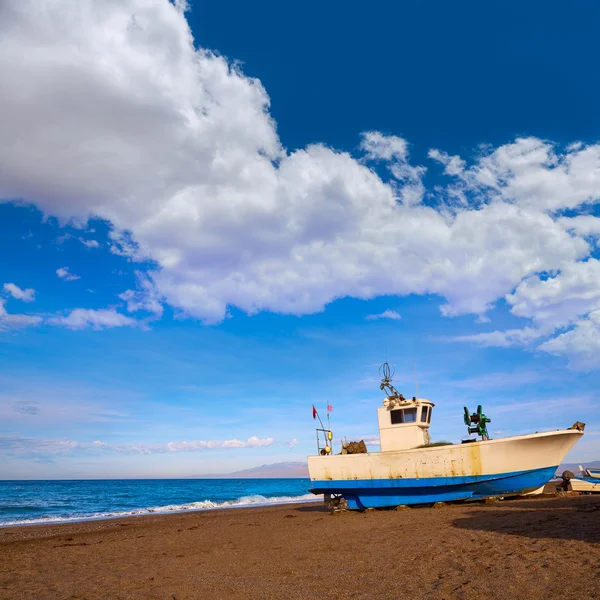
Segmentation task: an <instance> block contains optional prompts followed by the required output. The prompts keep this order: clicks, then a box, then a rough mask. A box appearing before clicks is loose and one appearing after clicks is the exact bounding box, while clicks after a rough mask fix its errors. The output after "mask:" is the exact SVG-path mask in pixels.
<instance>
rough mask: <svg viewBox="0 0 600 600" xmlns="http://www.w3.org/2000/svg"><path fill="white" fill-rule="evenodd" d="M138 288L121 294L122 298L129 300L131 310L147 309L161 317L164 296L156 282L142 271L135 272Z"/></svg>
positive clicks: (128, 308)
mask: <svg viewBox="0 0 600 600" xmlns="http://www.w3.org/2000/svg"><path fill="white" fill-rule="evenodd" d="M135 275H136V279H137V284H138V285H137V289H135V290H127V291H125V292H123V293H122V294H119V298H121V300H125V302H127V310H128V311H129V312H137V311H140V310H141V311H146V312H150V313H152V314H153V315H155V316H157V317H160V316H161V315H162V313H163V305H162V302H163V298H162V296H161V294H160V292H159V291H158V290H157V289H156V285H155V284H154V282H153V281H152V280H151V279H150V278H149V277H148V276H147V275H145V274H144V273H142V272H141V271H136V273H135Z"/></svg>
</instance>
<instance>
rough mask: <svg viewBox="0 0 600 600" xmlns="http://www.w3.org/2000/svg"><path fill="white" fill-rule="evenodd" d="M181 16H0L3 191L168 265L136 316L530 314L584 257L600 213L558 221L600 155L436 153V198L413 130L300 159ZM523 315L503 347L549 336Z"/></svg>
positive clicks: (593, 185) (596, 188)
mask: <svg viewBox="0 0 600 600" xmlns="http://www.w3.org/2000/svg"><path fill="white" fill-rule="evenodd" d="M182 10H183V3H181V2H179V3H177V6H175V5H173V4H172V3H170V2H168V0H122V1H121V2H100V1H97V0H81V1H80V2H79V3H78V9H77V10H72V6H71V2H70V1H69V0H47V2H45V3H44V8H43V9H41V8H40V5H39V2H37V1H36V0H21V1H20V2H13V3H5V4H4V5H3V6H2V9H1V11H2V18H1V19H0V39H1V40H2V43H1V45H0V70H1V72H2V73H3V81H4V82H6V85H5V86H4V89H3V93H2V95H1V96H0V112H1V114H2V115H3V129H2V134H3V141H4V144H3V145H2V146H1V147H0V163H2V165H3V178H2V181H1V182H0V197H3V198H23V199H25V200H29V201H31V202H32V203H35V204H36V205H37V206H38V207H39V208H40V209H41V210H43V211H44V212H45V213H46V214H50V215H54V216H56V217H58V218H59V219H60V220H62V221H63V222H64V221H67V220H70V219H74V220H75V221H76V222H78V223H85V221H86V220H87V219H88V218H90V217H92V216H93V217H99V218H102V219H105V220H107V221H109V222H110V224H111V227H112V231H111V241H112V247H111V251H113V252H115V253H119V254H123V255H125V256H126V257H127V258H128V259H130V260H134V261H135V260H142V259H144V260H145V259H149V260H150V261H152V264H154V265H155V267H154V268H152V269H151V270H150V271H149V272H148V275H147V277H146V278H145V279H144V278H140V279H139V280H138V288H137V289H136V290H128V291H127V292H124V294H123V295H122V299H124V300H125V301H126V302H127V303H128V308H129V310H131V311H136V310H147V311H150V312H154V313H155V314H160V309H159V307H160V306H162V304H163V303H166V304H169V305H171V306H172V307H174V308H175V309H176V310H178V311H180V312H181V314H183V315H189V316H192V317H196V318H199V319H202V320H203V321H205V322H219V321H221V320H222V319H223V318H225V316H226V315H227V311H228V306H236V307H238V308H239V309H241V310H243V311H246V312H247V313H249V314H253V313H256V312H259V311H263V310H268V311H274V312H278V313H288V314H306V313H311V312H315V311H320V310H322V309H323V307H324V306H325V305H326V304H327V303H329V302H332V301H333V300H335V299H337V298H341V297H344V296H352V297H357V298H363V299H369V298H373V297H376V296H381V295H396V294H397V295H405V294H437V295H439V296H442V297H444V298H445V300H446V304H445V305H444V306H443V314H445V315H447V316H454V315H460V314H467V313H474V314H477V315H480V316H481V315H483V314H484V313H485V312H486V311H488V310H489V309H490V308H491V307H493V305H494V303H495V302H496V301H497V300H498V299H500V298H503V297H505V296H507V295H509V296H510V295H511V294H512V293H513V292H514V298H515V303H514V310H515V311H519V310H521V308H518V307H520V306H521V305H522V304H523V302H525V300H523V298H524V291H523V290H524V289H525V288H521V289H520V286H521V285H524V284H522V283H521V282H523V281H524V280H525V282H527V281H528V278H531V277H535V276H536V275H538V274H540V273H544V272H549V273H557V272H560V273H566V272H569V268H570V266H573V265H574V263H576V262H577V261H581V260H584V259H586V258H587V257H589V255H590V251H591V249H590V244H589V240H590V239H593V236H594V235H595V233H596V232H597V231H598V230H599V229H600V227H598V219H597V218H596V217H590V216H588V217H586V220H585V221H583V220H577V219H578V218H579V217H581V215H577V216H576V218H575V219H570V220H569V221H567V220H565V218H561V217H559V215H558V212H559V211H560V210H562V209H572V210H578V209H581V208H585V207H586V205H588V204H589V203H592V202H595V201H597V200H598V198H599V197H600V145H598V144H596V145H594V144H592V145H585V144H575V145H571V146H568V147H567V148H566V149H564V150H561V149H560V148H559V147H558V146H555V145H553V144H551V143H549V142H546V141H543V140H539V139H537V138H525V139H517V140H516V141H515V142H514V143H511V144H505V145H503V146H500V147H498V148H492V149H489V150H487V151H485V152H482V153H480V155H479V156H477V157H475V159H474V160H473V161H471V164H470V165H469V164H467V161H465V160H464V159H463V158H461V157H458V156H449V155H448V154H446V153H445V152H443V151H442V150H432V151H431V152H430V154H429V156H430V158H431V159H432V160H435V161H437V162H440V163H441V164H443V165H444V167H445V172H446V174H447V175H449V176H450V177H451V178H452V179H450V180H449V184H448V185H447V186H446V187H443V186H442V187H441V188H440V189H437V188H436V190H434V192H433V193H429V195H430V196H431V198H430V199H431V201H430V202H427V203H424V202H423V199H424V198H426V197H428V192H427V190H426V189H425V187H424V184H423V175H424V173H425V167H424V166H423V165H412V164H411V163H410V162H409V155H408V145H407V142H406V140H404V139H402V138H400V137H397V136H386V135H383V134H381V133H379V132H367V133H365V134H364V135H363V137H362V141H361V144H360V149H361V152H362V156H361V157H359V158H358V159H356V158H354V157H352V156H351V155H350V154H348V153H344V152H336V151H335V150H332V149H330V148H327V147H325V146H323V145H319V144H315V145H311V146H308V147H307V148H304V149H300V150H297V151H294V152H288V151H287V150H286V149H285V148H283V146H282V144H281V142H280V140H279V138H278V136H277V132H276V127H275V123H274V122H273V120H272V118H271V116H270V114H269V112H268V111H269V98H268V95H267V93H266V91H265V89H264V88H263V87H262V85H261V83H260V82H259V81H258V80H256V79H253V78H251V77H248V76H246V75H244V74H243V73H242V72H241V71H240V69H239V68H238V67H236V66H233V65H231V64H229V63H228V62H227V61H226V60H225V59H224V58H223V57H220V56H217V55H215V54H213V53H211V52H210V51H207V50H203V49H195V48H194V41H193V39H192V35H191V31H190V29H189V27H188V23H187V21H186V19H185V15H184V14H183V12H182ZM132 15H135V18H134V20H132V19H133V18H132ZM134 25H135V26H134ZM22 48H28V51H27V52H26V53H24V52H22V51H21V49H22ZM371 161H378V164H377V166H384V167H387V170H388V172H389V175H390V181H388V182H386V181H383V180H382V179H381V178H380V177H379V175H378V174H377V173H376V172H375V171H374V170H372V169H371V168H370V166H372V164H373V163H372V162H371ZM456 199H459V200H460V202H458V203H456V202H455V200H456ZM590 219H594V220H590ZM586 238H587V239H586ZM588 268H589V267H588ZM59 271H62V272H63V276H64V278H66V279H72V278H75V277H77V276H76V275H73V274H70V273H69V272H68V269H66V268H63V270H59ZM57 273H58V272H57ZM59 276H61V275H60V274H59ZM548 302H549V300H548ZM553 302H554V304H555V305H556V306H557V307H558V306H559V304H560V302H559V301H558V300H556V301H553ZM578 302H579V301H575V300H573V297H571V299H570V300H569V301H568V305H569V308H570V309H573V310H572V311H571V312H570V313H569V314H570V315H575V314H576V313H578V310H575V309H574V306H575V305H577V304H578ZM583 304H585V306H586V307H588V306H593V303H591V302H589V303H585V302H584V303H583ZM526 305H527V302H525V304H523V306H526ZM78 310H82V309H78ZM523 310H524V311H525V312H526V310H525V309H523ZM548 310H549V311H550V312H552V311H554V314H555V313H556V312H557V310H558V309H557V310H554V309H548ZM108 312H111V311H108ZM112 313H113V315H114V314H117V313H115V312H114V311H112ZM77 314H78V315H79V313H77ZM118 317H120V318H121V319H128V317H124V316H123V315H120V316H118ZM118 317H111V318H118ZM67 318H70V317H67ZM527 318H529V319H532V320H533V321H534V323H533V324H532V325H531V326H530V327H529V329H525V330H523V331H524V332H525V333H520V334H519V333H515V332H512V333H507V332H504V334H502V335H500V336H499V339H500V338H501V339H500V343H502V344H504V345H507V344H512V343H515V340H516V339H517V338H519V337H520V338H527V339H530V338H531V339H532V337H531V336H533V335H534V334H533V333H532V332H534V331H537V330H538V329H539V327H541V326H544V327H545V326H546V323H544V322H543V321H544V319H542V318H540V317H537V316H535V315H533V314H532V316H530V317H527ZM552 318H553V317H549V321H548V323H550V321H551V320H552ZM571 318H577V319H579V320H581V319H583V320H585V318H587V317H586V316H585V315H583V314H582V315H581V319H580V318H579V317H571ZM84 321H85V319H84ZM130 321H132V320H130ZM577 322H579V321H577ZM88 323H89V321H88ZM572 323H574V322H573V321H572V322H571V324H572ZM121 324H131V323H130V322H128V323H124V322H123V321H121ZM549 326H550V325H548V327H549ZM567 326H569V325H567ZM515 331H516V330H515ZM484 335H489V334H484ZM497 337H498V336H497ZM479 341H480V342H483V341H484V340H483V338H479ZM488 341H489V340H488Z"/></svg>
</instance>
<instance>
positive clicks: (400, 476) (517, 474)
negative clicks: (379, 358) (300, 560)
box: [308, 363, 585, 510]
mask: <svg viewBox="0 0 600 600" xmlns="http://www.w3.org/2000/svg"><path fill="white" fill-rule="evenodd" d="M380 372H381V373H382V382H381V385H380V389H381V390H384V391H385V393H386V394H387V396H386V398H385V399H384V401H383V406H381V407H380V408H379V409H378V410H377V417H378V424H379V440H380V451H379V452H367V451H366V446H365V444H364V443H362V444H359V443H351V444H344V445H342V452H341V453H340V454H333V450H332V445H333V444H332V439H333V435H332V433H331V431H330V430H329V429H326V428H325V427H323V426H322V428H321V429H318V430H317V440H320V436H321V437H323V438H324V439H323V443H320V442H318V445H317V446H318V447H317V450H318V454H317V455H316V456H309V457H308V470H309V475H310V479H311V489H310V491H311V492H312V493H313V494H323V495H324V498H325V501H326V502H328V503H329V504H330V505H331V506H333V507H335V506H346V507H347V508H348V509H354V510H365V509H367V508H386V507H394V506H401V505H417V504H431V503H435V502H452V501H465V500H476V499H484V498H489V497H497V496H511V495H515V496H516V495H522V494H530V493H535V492H536V491H538V490H539V489H540V488H541V487H542V486H544V485H545V484H546V483H547V482H548V481H550V479H552V478H553V477H554V474H555V472H556V469H557V467H558V465H559V464H560V463H561V461H562V460H563V459H564V457H565V456H566V454H567V453H568V452H569V450H570V449H571V448H572V447H573V446H574V444H575V443H576V442H577V441H578V440H579V439H581V436H582V435H583V429H584V427H585V424H584V423H580V422H577V423H575V424H574V425H573V426H572V427H570V428H569V429H563V430H556V431H550V432H544V433H532V434H528V435H520V436H513V437H506V438H501V439H490V438H489V435H488V433H487V428H486V424H487V423H489V422H490V419H488V418H487V417H486V416H485V415H484V414H483V411H482V410H481V406H480V407H478V410H477V412H475V413H474V414H469V411H468V410H467V409H466V408H465V424H466V425H467V426H468V430H469V434H477V435H476V437H475V438H471V439H467V440H463V441H462V443H458V444H450V443H445V444H443V445H440V444H431V439H430V435H429V426H430V424H431V418H432V413H433V409H434V406H435V405H434V404H433V402H431V401H429V400H427V399H425V398H418V397H413V398H412V399H406V398H404V396H403V395H402V394H400V393H398V391H397V390H396V389H395V388H394V387H393V386H392V385H391V376H390V369H389V365H387V363H385V364H384V365H382V370H380Z"/></svg>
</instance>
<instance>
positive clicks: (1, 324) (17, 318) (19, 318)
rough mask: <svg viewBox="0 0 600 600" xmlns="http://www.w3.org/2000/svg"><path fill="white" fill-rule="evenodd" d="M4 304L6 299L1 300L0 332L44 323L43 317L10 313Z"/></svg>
mask: <svg viewBox="0 0 600 600" xmlns="http://www.w3.org/2000/svg"><path fill="white" fill-rule="evenodd" d="M4 302H5V301H4V299H3V298H0V331H9V330H11V329H23V328H25V327H32V326H34V325H39V324H40V323H41V322H42V318H41V317H37V316H32V315H20V314H12V313H9V312H8V311H7V310H6V308H5V307H4Z"/></svg>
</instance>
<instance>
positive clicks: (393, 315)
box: [365, 309, 402, 321]
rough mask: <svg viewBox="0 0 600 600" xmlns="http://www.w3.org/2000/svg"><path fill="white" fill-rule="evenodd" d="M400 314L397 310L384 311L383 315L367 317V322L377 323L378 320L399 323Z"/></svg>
mask: <svg viewBox="0 0 600 600" xmlns="http://www.w3.org/2000/svg"><path fill="white" fill-rule="evenodd" d="M401 318H402V317H401V315H400V313H398V312H396V311H395V310H389V309H388V310H384V311H383V312H382V313H379V314H376V315H367V316H366V317H365V319H366V320H367V321H376V320H378V319H391V320H392V321H399V320H400V319H401Z"/></svg>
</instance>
